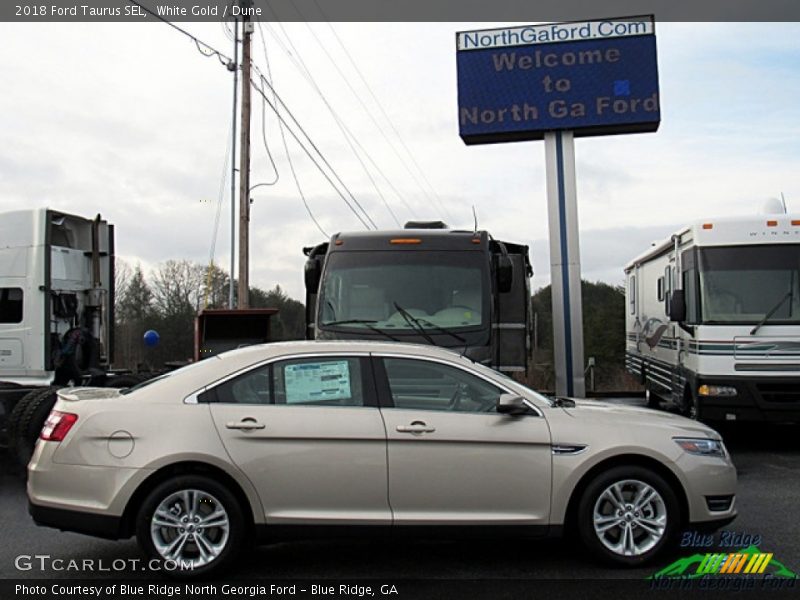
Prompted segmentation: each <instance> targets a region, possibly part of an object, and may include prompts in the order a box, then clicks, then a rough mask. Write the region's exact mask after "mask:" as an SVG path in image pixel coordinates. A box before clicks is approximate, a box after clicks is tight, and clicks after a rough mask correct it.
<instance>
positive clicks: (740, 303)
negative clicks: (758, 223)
mask: <svg viewBox="0 0 800 600" xmlns="http://www.w3.org/2000/svg"><path fill="white" fill-rule="evenodd" d="M698 254H699V256H698V258H699V267H700V268H699V275H700V308H701V316H702V322H703V323H712V324H715V323H719V324H721V323H732V324H755V323H759V322H761V321H762V319H765V318H767V317H768V319H767V322H766V324H789V323H792V324H793V323H800V287H798V286H800V245H798V244H773V245H764V246H725V247H713V248H700V250H699V253H698Z"/></svg>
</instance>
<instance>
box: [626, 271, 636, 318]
mask: <svg viewBox="0 0 800 600" xmlns="http://www.w3.org/2000/svg"><path fill="white" fill-rule="evenodd" d="M628 302H630V305H631V314H632V315H635V314H636V275H631V277H630V279H628Z"/></svg>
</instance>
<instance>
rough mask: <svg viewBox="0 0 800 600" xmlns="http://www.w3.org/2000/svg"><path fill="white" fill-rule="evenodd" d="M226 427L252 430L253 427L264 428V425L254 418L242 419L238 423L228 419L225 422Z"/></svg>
mask: <svg viewBox="0 0 800 600" xmlns="http://www.w3.org/2000/svg"><path fill="white" fill-rule="evenodd" d="M225 427H226V428H228V429H238V430H240V431H253V430H255V429H264V428H265V427H266V425H264V424H263V423H259V422H258V421H256V420H255V419H242V420H241V421H239V422H238V423H235V422H234V421H230V422H228V423H226V424H225Z"/></svg>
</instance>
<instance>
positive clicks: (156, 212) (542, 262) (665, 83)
mask: <svg viewBox="0 0 800 600" xmlns="http://www.w3.org/2000/svg"><path fill="white" fill-rule="evenodd" d="M495 25H498V24H486V23H480V24H473V23H450V24H447V23H430V24H425V23H423V24H369V23H359V24H347V23H337V24H334V25H333V30H335V32H336V33H337V34H338V36H339V38H340V39H341V40H342V41H343V43H344V46H345V47H346V49H347V52H349V54H350V55H351V56H352V58H353V59H354V61H355V63H356V65H357V66H358V68H359V69H360V71H361V73H362V74H363V76H364V78H365V79H366V81H367V82H368V83H369V86H370V88H371V91H372V93H374V95H375V97H377V99H378V100H379V101H380V106H378V105H377V104H376V103H375V102H374V100H373V98H372V95H371V93H370V91H368V90H367V88H366V87H365V86H364V84H363V82H362V81H361V79H360V77H359V75H358V74H357V73H356V71H355V70H354V68H353V66H352V64H351V63H350V62H349V60H348V59H347V55H346V54H345V51H344V49H343V48H342V46H340V45H339V44H338V42H337V39H336V37H334V34H333V30H332V29H331V28H330V27H329V26H328V25H327V24H324V23H312V24H311V25H310V26H307V25H305V24H286V25H283V26H281V25H280V24H275V23H273V24H269V25H265V26H264V29H263V31H264V33H265V41H266V45H267V53H268V56H269V59H270V63H271V66H272V74H273V76H274V85H275V89H276V90H277V92H278V94H280V95H281V97H282V98H283V99H284V100H285V102H286V104H287V105H288V106H289V107H290V109H291V110H292V112H293V113H294V114H295V116H296V117H297V118H298V120H299V121H300V122H301V123H302V124H303V126H304V127H305V129H306V130H307V131H308V132H309V134H310V135H311V137H312V138H313V140H314V142H315V143H316V144H317V145H318V147H319V148H320V149H321V150H322V152H323V153H324V154H325V155H326V157H327V158H328V160H329V161H330V163H331V164H332V165H333V166H334V168H335V169H336V171H337V172H338V173H339V175H340V176H341V178H342V180H343V181H344V182H345V183H346V185H347V186H348V188H349V189H350V190H351V191H352V193H353V195H354V196H355V197H356V198H357V199H358V200H359V202H360V203H361V204H362V205H363V206H364V208H365V209H366V210H367V212H368V213H369V214H370V215H371V217H372V218H373V219H374V220H375V222H376V223H377V224H378V225H379V226H380V227H382V228H389V227H392V226H394V221H393V219H392V217H391V215H390V212H389V211H388V210H387V208H386V206H385V205H384V203H383V201H382V200H381V199H380V197H379V196H378V194H377V192H376V191H375V188H374V187H373V184H372V183H371V181H370V179H369V178H368V177H367V175H366V174H365V173H364V170H363V169H362V167H361V165H360V164H359V161H358V160H357V159H356V157H355V156H354V154H353V151H352V150H351V148H350V146H349V145H348V143H347V141H346V139H345V137H344V136H343V134H342V132H341V130H340V129H339V126H338V125H337V122H336V120H335V119H334V118H333V116H332V115H331V113H330V112H329V109H328V108H327V106H326V104H325V103H324V102H323V100H321V99H320V97H319V95H318V94H317V92H316V91H315V89H314V88H313V87H312V86H311V85H310V84H309V82H308V81H307V79H306V78H305V77H303V76H302V75H301V73H300V70H299V69H298V66H297V63H299V61H300V59H302V61H304V62H305V64H306V65H307V68H308V70H309V71H310V73H311V75H312V76H313V78H314V80H315V81H316V85H317V86H318V87H319V88H320V89H321V90H322V92H323V93H324V95H325V98H326V100H327V102H328V104H329V105H330V106H331V107H332V108H333V109H334V110H335V111H336V113H337V114H338V116H339V118H340V120H341V121H342V122H343V123H344V124H345V126H346V127H347V128H348V129H349V130H350V131H352V133H353V135H354V137H355V140H356V142H354V145H356V146H357V147H358V146H360V147H363V148H364V149H365V150H366V151H367V152H368V153H369V155H370V158H371V160H372V161H374V162H375V163H376V164H377V165H378V166H379V167H380V168H381V170H382V171H383V173H385V175H386V176H387V177H388V179H389V181H390V182H391V186H390V185H389V184H388V183H387V182H386V181H385V180H384V179H383V177H382V176H381V175H380V174H379V173H378V172H377V171H376V170H375V168H374V167H373V166H372V163H371V162H370V159H367V158H365V157H364V156H363V155H362V157H361V158H362V161H364V162H365V164H367V166H368V167H369V170H370V174H371V175H372V177H373V178H374V179H375V180H376V182H377V185H378V188H379V189H380V191H381V192H382V194H383V195H384V197H385V199H386V201H387V202H388V203H389V205H390V207H391V209H392V210H393V211H394V212H395V213H396V215H397V217H398V219H399V220H400V221H401V222H405V221H406V220H409V219H411V218H420V219H425V218H430V219H443V220H445V221H446V222H448V223H449V224H450V225H452V226H456V227H472V208H471V207H472V206H473V205H474V206H475V208H476V210H477V213H478V219H479V226H480V227H481V228H483V229H487V230H489V231H490V232H491V233H492V234H493V235H494V236H495V237H496V238H499V239H506V240H509V241H515V242H520V243H526V244H529V245H530V246H531V252H532V256H533V262H534V269H535V274H534V280H533V286H534V287H535V288H538V287H541V286H543V285H547V284H548V283H549V279H550V277H549V257H548V244H547V206H546V197H545V179H544V146H543V143H542V142H525V143H515V144H502V145H489V146H471V147H467V146H465V145H464V144H463V142H462V141H461V139H460V138H459V137H458V123H457V116H458V115H457V106H456V66H455V35H454V34H455V32H456V31H459V30H465V29H473V28H475V29H477V28H483V27H490V26H495ZM502 25H505V24H502ZM183 26H185V27H186V29H188V30H190V31H191V32H192V33H194V34H195V35H197V36H198V37H199V38H201V39H203V40H204V41H206V42H208V43H209V44H210V45H212V46H214V47H217V48H219V49H220V50H222V51H223V52H225V53H227V54H232V41H231V40H230V39H228V37H227V34H226V31H225V29H224V28H223V26H222V25H221V24H200V23H187V24H183ZM0 38H1V39H3V42H4V43H3V50H4V51H3V52H2V53H0V74H2V81H3V86H2V89H3V93H2V94H0V132H2V133H1V134H0V142H1V143H0V211H5V210H11V209H17V208H21V207H38V206H50V207H52V208H56V209H58V210H63V211H66V212H71V213H76V214H80V215H86V216H93V215H94V214H96V213H97V212H100V213H101V214H102V215H103V216H104V217H105V218H106V219H108V220H110V221H111V222H113V223H115V224H116V226H117V251H118V254H119V255H120V256H122V257H123V258H124V259H125V260H126V261H128V262H130V263H131V264H135V263H137V262H140V263H141V264H142V265H143V267H144V268H145V269H150V268H152V267H153V266H155V265H157V264H158V263H159V262H161V261H164V260H167V259H180V258H186V259H191V260H194V261H197V262H202V263H207V262H208V260H209V257H210V249H211V243H212V237H213V231H214V222H215V215H216V212H217V203H218V199H219V191H220V188H221V186H223V187H222V190H223V197H222V201H223V204H222V209H221V210H222V212H221V219H220V223H219V233H218V239H217V244H216V252H215V261H216V262H217V263H219V264H221V265H222V266H223V267H225V268H227V266H228V264H229V257H230V254H229V248H230V195H229V183H228V182H227V180H226V181H223V180H222V175H223V166H224V164H225V160H226V153H227V150H228V147H227V145H228V139H229V136H230V116H231V101H232V100H231V92H232V76H231V74H230V73H229V72H228V71H227V70H226V69H225V68H224V67H223V66H222V65H221V64H220V63H219V62H218V61H217V60H216V59H215V58H213V57H211V58H207V57H204V56H203V55H201V54H200V53H199V52H198V51H197V49H196V48H195V46H194V45H193V44H192V43H191V42H190V41H188V40H187V39H186V38H185V37H184V36H182V35H181V34H179V33H178V32H177V31H174V30H173V29H171V28H170V27H168V26H167V25H164V24H157V23H151V24H118V23H105V24H100V23H97V24H77V25H76V24H9V23H2V24H0ZM657 39H658V55H659V56H658V59H659V72H660V84H661V107H662V123H661V128H660V129H659V131H658V132H657V133H647V134H635V135H624V136H610V137H598V138H584V139H579V140H577V142H576V147H577V176H578V205H579V214H580V229H581V240H580V244H581V257H582V266H583V277H584V278H585V279H589V280H594V281H596V280H602V281H606V282H609V283H612V284H619V283H621V282H622V267H623V265H624V264H625V262H626V261H627V260H629V259H630V258H632V257H633V256H635V255H637V254H639V253H640V252H641V251H642V250H644V249H645V248H646V247H647V246H648V245H649V244H650V243H651V242H652V241H654V240H655V239H659V238H662V237H664V236H666V235H668V234H669V233H671V232H672V230H673V229H674V228H675V227H677V226H679V225H681V224H683V223H685V222H688V221H689V220H692V219H695V218H704V217H713V216H715V215H734V214H736V215H745V214H751V213H754V212H755V211H756V210H758V208H759V206H760V204H761V203H762V202H763V200H764V199H765V198H767V197H769V196H777V195H778V194H779V193H780V192H783V193H784V194H785V195H786V199H787V204H788V205H789V209H790V210H794V211H800V208H799V206H800V204H798V202H800V200H798V198H800V178H798V176H797V173H798V172H799V171H800V169H798V162H799V160H798V156H800V155H799V154H798V146H799V145H800V135H798V134H800V102H798V98H800V77H799V76H798V70H797V65H798V64H800V25H799V24H794V23H792V24H728V23H724V24H723V23H719V24H675V23H658V24H657ZM261 41H262V40H261V37H260V34H259V31H258V30H256V36H255V39H254V44H253V49H254V55H255V62H256V64H257V65H258V67H259V68H260V69H261V70H262V71H263V70H265V65H266V63H265V57H264V53H263V49H262V44H261ZM290 42H291V44H293V45H294V48H292V47H291V45H290ZM323 48H324V50H323ZM326 51H327V54H326ZM334 63H335V66H334ZM342 75H344V77H343V76H342ZM351 87H352V88H353V89H354V90H355V92H356V93H355V94H354V93H353V90H352V89H351ZM359 99H360V100H359ZM362 102H363V103H364V105H366V108H365V106H363V105H362ZM261 109H262V106H261V103H260V102H258V97H257V96H254V119H253V130H252V136H253V175H252V180H253V183H256V182H259V181H270V180H271V179H273V177H274V174H273V172H272V170H271V167H270V163H269V161H268V159H267V154H266V151H265V148H264V144H263V141H262V121H261ZM384 112H385V114H386V116H388V119H389V120H387V119H386V117H385V116H384ZM370 115H372V117H374V121H373V118H371V117H370ZM375 121H377V123H378V124H379V125H380V128H379V127H378V126H376V123H375ZM264 125H265V135H266V139H267V142H268V143H269V147H270V150H271V151H272V154H273V156H274V157H275V162H276V165H277V170H278V173H279V177H280V178H279V181H278V183H277V184H276V185H274V186H270V187H260V188H258V189H257V190H255V191H254V193H253V196H254V199H255V202H254V204H253V209H252V223H251V226H252V233H251V236H252V246H251V257H252V271H251V281H252V283H253V284H254V285H258V286H260V287H263V288H272V287H274V286H275V284H280V285H281V287H283V288H284V289H285V290H287V291H288V292H289V293H290V294H291V295H292V296H294V297H295V298H298V299H302V298H303V287H302V285H303V284H302V267H303V262H304V257H303V255H302V250H301V249H302V246H304V245H310V244H313V243H317V242H320V241H323V240H324V239H325V238H324V236H323V235H322V233H320V231H319V230H318V229H317V227H316V226H315V225H314V223H313V222H312V221H311V219H310V218H309V216H308V214H307V213H306V210H305V208H304V207H303V204H302V202H301V199H300V197H299V195H298V192H297V188H296V187H295V183H294V180H293V178H292V175H291V172H290V170H289V165H288V163H287V160H286V155H285V152H284V150H283V146H282V142H281V136H280V132H279V130H278V126H277V121H276V119H275V117H274V115H272V114H271V112H269V108H267V119H266V122H265V123H264ZM395 130H396V131H397V132H399V134H400V138H402V143H401V142H400V141H399V140H398V137H397V135H395ZM287 142H288V143H289V150H290V153H291V157H292V160H293V162H294V165H295V167H296V169H297V174H298V178H299V180H300V184H301V186H302V188H303V191H304V192H305V194H306V196H307V199H308V203H309V206H310V208H311V210H312V211H313V213H314V214H315V216H316V217H317V219H318V221H319V222H320V224H321V226H322V228H323V229H324V230H325V231H326V232H327V233H328V234H330V233H333V232H336V231H345V230H355V229H363V226H362V225H361V224H360V223H359V221H358V220H357V219H356V217H355V216H354V215H353V214H352V213H351V212H350V211H349V210H348V208H347V207H346V206H345V204H344V202H343V201H342V200H341V199H340V198H339V197H338V196H337V195H336V194H335V193H334V192H333V191H332V189H331V187H330V185H329V184H328V183H327V182H326V180H325V179H324V177H323V176H322V175H321V174H320V173H319V172H318V171H317V170H316V169H315V168H314V166H313V165H312V163H311V162H310V161H309V160H308V158H307V157H306V156H305V154H304V153H303V152H302V150H301V149H300V148H299V146H298V145H297V144H296V143H295V142H294V140H293V139H292V138H291V137H287ZM403 144H404V145H405V147H407V148H408V150H410V152H411V153H412V154H413V155H414V157H415V160H416V162H417V163H418V164H419V166H420V167H421V168H422V170H423V171H424V179H423V176H422V175H420V174H419V173H418V172H417V171H416V167H415V165H414V164H413V163H411V161H410V159H409V158H408V156H407V154H406V153H405V148H404V146H403ZM401 157H402V158H404V159H405V160H401ZM412 173H413V176H412ZM428 182H429V183H430V186H429V185H428ZM431 188H432V190H434V191H435V195H434V191H432V190H431ZM395 190H397V192H399V195H401V196H402V197H403V200H404V201H403V200H401V199H400V198H399V195H398V193H396V192H395ZM0 243H2V241H1V240H0Z"/></svg>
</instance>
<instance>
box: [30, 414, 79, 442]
mask: <svg viewBox="0 0 800 600" xmlns="http://www.w3.org/2000/svg"><path fill="white" fill-rule="evenodd" d="M77 420H78V415H76V414H73V413H65V412H61V411H60V410H52V411H50V416H49V417H47V421H45V422H44V427H42V432H41V433H40V434H39V437H40V438H41V439H43V440H44V441H45V442H61V441H63V440H64V438H65V437H66V436H67V434H68V433H69V430H70V429H72V426H73V425H75V421H77Z"/></svg>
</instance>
